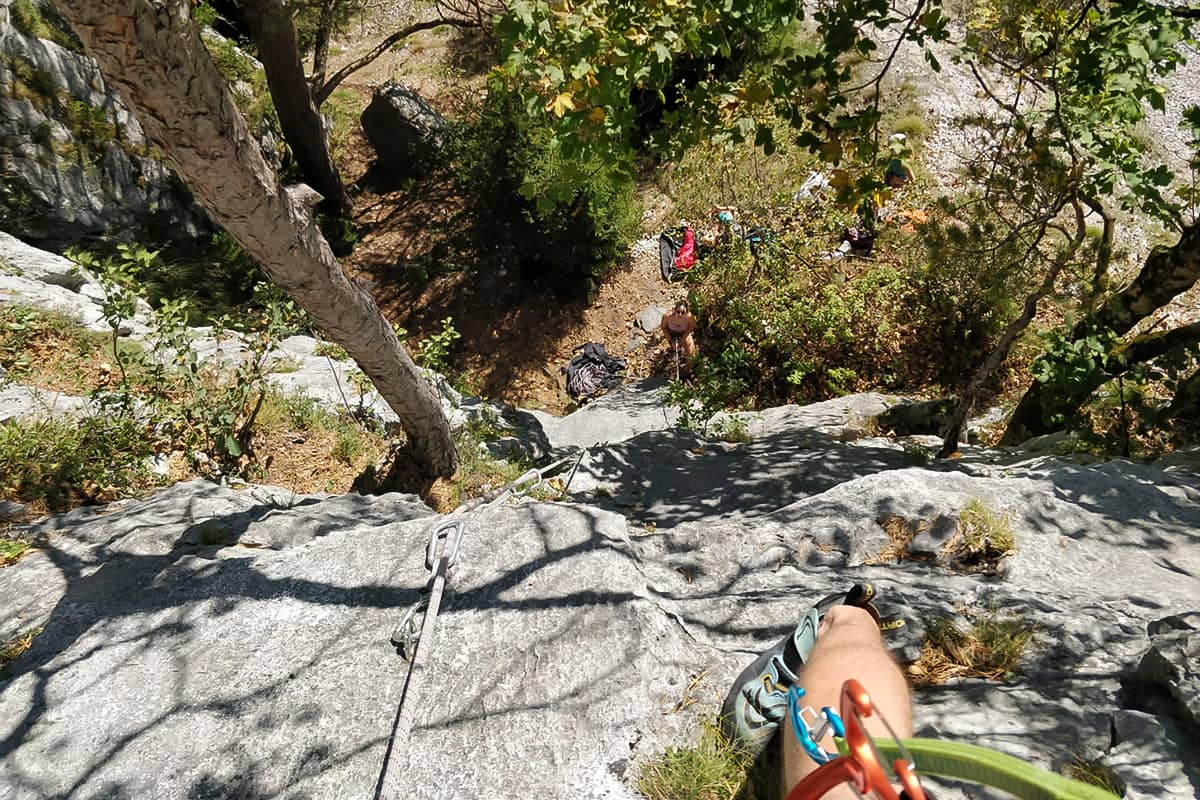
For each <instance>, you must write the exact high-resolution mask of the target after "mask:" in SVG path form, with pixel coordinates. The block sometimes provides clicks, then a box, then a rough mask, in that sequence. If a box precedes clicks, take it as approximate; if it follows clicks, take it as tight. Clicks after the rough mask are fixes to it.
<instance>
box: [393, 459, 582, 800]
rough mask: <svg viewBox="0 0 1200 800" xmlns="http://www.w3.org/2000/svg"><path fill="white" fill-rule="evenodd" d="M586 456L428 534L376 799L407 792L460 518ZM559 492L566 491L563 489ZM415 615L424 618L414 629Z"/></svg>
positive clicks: (534, 473)
mask: <svg viewBox="0 0 1200 800" xmlns="http://www.w3.org/2000/svg"><path fill="white" fill-rule="evenodd" d="M585 452H586V450H582V449H581V450H580V451H579V453H578V454H572V455H569V456H566V457H564V458H560V459H559V460H557V461H555V462H553V463H551V464H549V465H547V466H545V467H541V468H538V469H531V470H529V471H528V472H525V473H524V474H523V475H521V476H520V477H519V478H517V479H516V480H514V481H511V482H509V483H506V484H505V485H504V486H501V487H500V488H498V489H495V490H493V491H491V492H488V493H487V494H485V495H483V496H481V497H477V498H475V499H473V500H468V501H467V502H466V503H463V504H462V505H460V506H459V507H458V508H456V509H454V510H453V511H451V512H450V514H449V515H447V517H448V518H447V519H446V521H445V522H443V523H441V524H440V525H438V526H437V527H435V528H434V529H433V531H432V532H431V533H430V534H429V544H428V545H427V546H426V548H425V569H427V570H429V571H430V572H431V573H432V574H431V575H430V578H429V583H428V584H426V586H425V591H424V593H423V594H422V596H421V597H420V598H419V599H418V600H417V601H416V602H415V603H413V604H412V605H411V606H410V607H409V608H408V609H407V610H406V611H405V612H404V616H403V617H401V619H400V622H399V624H398V625H397V626H396V628H395V629H394V630H393V631H392V636H391V642H392V645H393V646H394V647H395V648H396V652H397V653H398V654H399V655H400V656H401V657H402V658H404V659H405V660H407V661H408V662H409V664H408V675H407V676H406V677H405V679H404V688H403V689H402V690H401V692H400V702H399V704H398V705H397V707H396V719H395V721H394V722H393V723H392V735H391V737H390V738H389V739H388V746H387V752H386V753H385V754H384V757H383V769H382V770H381V771H380V774H379V782H378V784H377V785H376V790H375V798H376V800H396V799H397V798H401V797H408V796H410V794H411V793H409V792H404V791H403V789H402V786H401V779H402V776H403V775H404V773H405V770H404V768H403V763H402V759H403V758H404V756H405V755H406V753H407V751H408V740H409V738H410V736H411V734H412V726H413V721H414V718H415V716H416V713H417V707H418V705H417V702H416V699H415V698H417V697H419V696H420V688H421V678H422V675H423V673H424V669H425V661H426V660H427V658H428V654H429V649H430V648H431V647H432V646H433V644H432V643H433V630H434V626H435V624H436V621H437V615H438V612H439V611H440V610H441V608H442V595H443V594H444V593H445V591H446V586H447V584H448V583H449V582H450V568H451V567H453V566H454V563H455V561H456V560H457V559H458V551H459V548H460V547H462V540H463V537H464V536H465V535H466V527H467V526H466V521H465V520H463V519H462V517H463V515H465V514H467V513H469V512H471V511H478V510H481V509H484V508H487V507H488V506H491V505H493V504H494V503H497V502H499V501H500V500H501V499H503V498H505V497H507V496H508V495H512V496H513V497H523V496H525V495H527V494H529V493H530V492H531V491H533V490H534V489H535V488H537V487H538V486H540V485H541V484H542V483H543V482H544V481H545V479H546V476H547V475H549V474H551V473H553V472H554V471H556V470H557V469H559V468H560V467H562V466H563V465H564V464H566V463H567V462H568V461H571V460H572V459H575V466H574V468H572V470H571V477H574V475H575V469H577V468H578V467H579V462H580V461H581V460H582V459H583V455H584V453H585ZM569 485H570V479H568V481H567V486H569ZM562 491H563V492H564V493H565V491H566V487H564V488H563V490H562ZM419 614H424V616H423V617H421V622H420V624H419V625H418V624H417V617H418V615H419Z"/></svg>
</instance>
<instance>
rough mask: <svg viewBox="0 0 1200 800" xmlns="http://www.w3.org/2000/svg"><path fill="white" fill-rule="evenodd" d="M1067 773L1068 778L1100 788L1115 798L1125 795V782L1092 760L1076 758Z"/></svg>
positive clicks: (1069, 765)
mask: <svg viewBox="0 0 1200 800" xmlns="http://www.w3.org/2000/svg"><path fill="white" fill-rule="evenodd" d="M1066 773H1067V777H1068V778H1074V779H1075V780H1077V781H1081V782H1082V783H1086V784H1088V785H1089V786H1098V787H1100V788H1101V789H1103V790H1104V791H1106V792H1108V793H1109V794H1111V795H1112V796H1113V797H1123V796H1124V795H1125V786H1124V782H1123V781H1122V780H1121V779H1120V778H1118V777H1117V776H1116V775H1114V774H1113V771H1112V770H1111V769H1109V768H1108V767H1106V766H1104V765H1103V764H1101V763H1099V762H1097V761H1094V760H1092V759H1090V758H1084V757H1083V756H1075V760H1074V761H1073V762H1072V763H1070V764H1068V765H1067V768H1066Z"/></svg>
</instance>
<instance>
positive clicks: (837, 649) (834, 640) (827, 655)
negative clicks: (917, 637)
mask: <svg viewBox="0 0 1200 800" xmlns="http://www.w3.org/2000/svg"><path fill="white" fill-rule="evenodd" d="M799 677H800V685H801V686H802V687H804V700H805V702H806V703H807V704H808V705H810V706H812V708H813V709H814V710H818V711H819V710H820V709H821V708H822V707H824V706H832V707H833V708H835V709H836V708H838V705H839V703H840V701H841V691H842V684H843V683H844V682H845V681H846V679H847V678H855V679H856V680H858V682H859V683H861V684H862V685H863V687H864V688H865V689H866V690H867V693H868V694H870V695H871V702H873V703H874V704H875V707H876V708H877V709H878V710H879V711H880V713H882V714H883V716H884V717H886V718H887V721H888V722H889V723H890V724H891V726H892V728H894V729H895V731H896V734H897V735H898V736H901V737H907V736H912V699H911V698H910V697H909V693H908V684H906V683H905V681H904V675H903V674H902V673H901V672H900V667H899V666H898V665H897V664H896V662H895V660H894V659H893V658H892V654H891V653H889V652H888V650H887V647H886V646H885V645H884V643H883V637H882V636H881V635H880V633H879V628H878V627H877V626H876V625H875V620H873V619H871V615H870V614H868V613H867V612H866V611H864V610H863V609H861V608H855V607H854V606H834V607H833V608H831V609H829V611H828V613H826V614H825V617H824V618H823V619H822V620H821V627H820V629H819V631H818V635H817V642H816V644H815V645H813V649H812V653H810V654H809V659H808V663H807V664H805V665H804V669H803V670H802V671H801V672H800V676H799ZM865 722H866V728H867V730H868V731H869V732H870V733H872V734H873V735H876V736H879V737H886V736H887V735H888V734H887V730H886V729H885V728H884V727H883V725H882V723H881V722H880V721H879V718H878V716H872V717H870V718H868V719H866V720H865ZM781 727H782V728H783V786H784V796H785V797H786V796H787V793H788V792H790V791H791V790H792V788H793V787H794V786H795V785H796V784H797V783H799V782H800V780H801V779H802V778H803V777H804V776H805V775H807V774H808V773H810V772H812V771H813V770H815V769H816V768H817V764H816V762H814V761H813V760H812V759H811V758H809V757H808V754H806V753H805V752H804V749H803V748H802V747H801V746H800V742H799V741H798V740H797V739H796V734H795V733H794V732H793V731H792V724H791V721H790V720H788V721H785V722H784V723H783V724H782V725H781ZM822 745H824V747H825V748H826V749H827V750H833V749H834V746H833V738H832V737H827V738H826V739H825V741H823V742H822ZM854 796H855V795H854V792H853V791H852V790H851V789H850V788H849V787H843V788H841V789H838V790H836V791H833V792H830V793H829V794H827V795H825V797H826V798H829V800H843V798H854Z"/></svg>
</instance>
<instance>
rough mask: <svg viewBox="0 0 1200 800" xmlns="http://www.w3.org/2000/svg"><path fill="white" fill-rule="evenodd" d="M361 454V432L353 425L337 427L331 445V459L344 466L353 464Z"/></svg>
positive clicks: (346, 424) (347, 424)
mask: <svg viewBox="0 0 1200 800" xmlns="http://www.w3.org/2000/svg"><path fill="white" fill-rule="evenodd" d="M362 453H363V441H362V432H361V431H360V430H359V429H358V427H357V426H356V425H354V424H353V423H345V424H342V425H340V426H338V428H337V431H336V432H335V438H334V443H333V457H334V458H336V459H337V460H338V461H341V462H342V463H344V464H353V463H354V462H355V460H357V459H358V457H359V456H360V455H362Z"/></svg>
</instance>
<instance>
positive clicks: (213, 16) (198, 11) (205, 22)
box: [192, 0, 218, 28]
mask: <svg viewBox="0 0 1200 800" xmlns="http://www.w3.org/2000/svg"><path fill="white" fill-rule="evenodd" d="M217 16H218V14H217V10H216V9H215V8H213V7H212V6H211V5H209V4H208V3H207V2H204V0H201V2H199V3H196V4H195V5H193V6H192V21H193V22H195V23H196V25H197V27H201V28H211V27H212V26H213V25H215V24H216V22H217Z"/></svg>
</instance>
